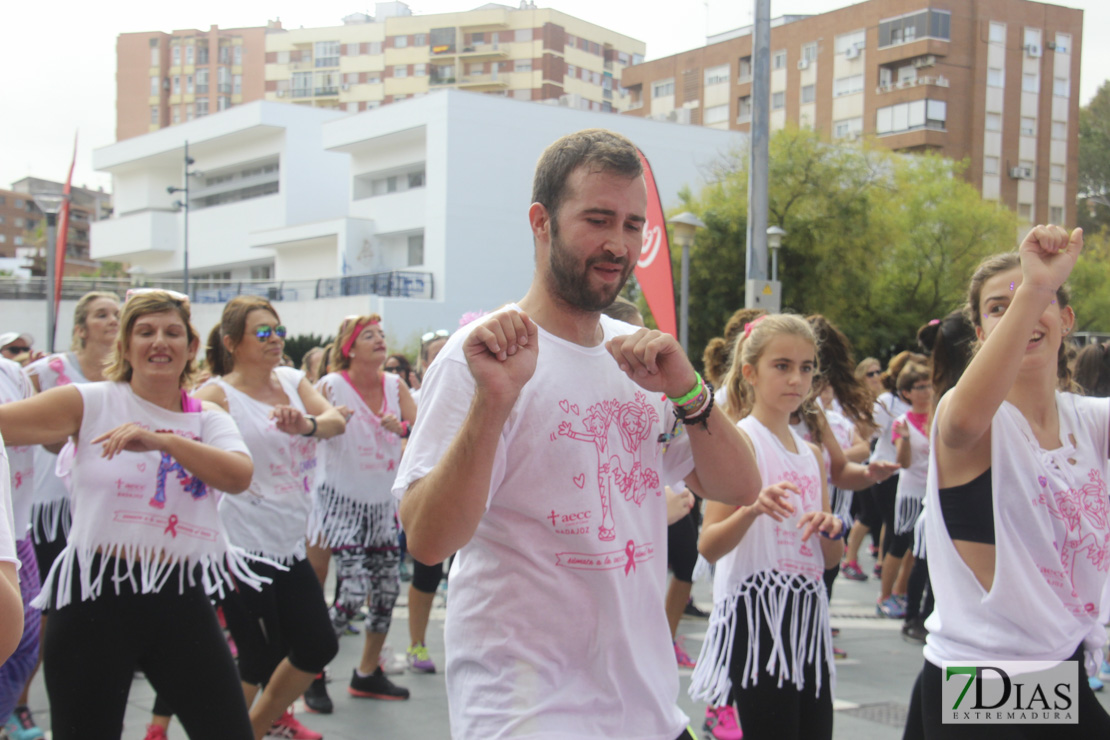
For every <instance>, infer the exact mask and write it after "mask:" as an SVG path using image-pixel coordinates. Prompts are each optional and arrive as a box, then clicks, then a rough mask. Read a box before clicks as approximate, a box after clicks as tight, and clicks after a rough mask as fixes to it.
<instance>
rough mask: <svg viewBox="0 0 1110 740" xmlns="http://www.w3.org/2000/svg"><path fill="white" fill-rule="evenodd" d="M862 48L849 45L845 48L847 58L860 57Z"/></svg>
mask: <svg viewBox="0 0 1110 740" xmlns="http://www.w3.org/2000/svg"><path fill="white" fill-rule="evenodd" d="M859 52H860V49H859V47H858V46H849V47H848V48H847V49H845V50H844V58H845V59H857V58H858V57H859Z"/></svg>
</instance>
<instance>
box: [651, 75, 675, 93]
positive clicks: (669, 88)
mask: <svg viewBox="0 0 1110 740" xmlns="http://www.w3.org/2000/svg"><path fill="white" fill-rule="evenodd" d="M668 95H674V78H673V77H672V78H671V79H669V80H660V81H659V82H654V83H652V85H651V97H653V98H664V97H666V96H668Z"/></svg>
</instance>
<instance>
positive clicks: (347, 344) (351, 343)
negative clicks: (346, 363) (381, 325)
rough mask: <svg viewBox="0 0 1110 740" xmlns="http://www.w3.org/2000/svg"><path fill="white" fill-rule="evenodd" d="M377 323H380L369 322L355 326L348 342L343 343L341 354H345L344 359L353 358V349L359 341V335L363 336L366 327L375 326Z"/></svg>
mask: <svg viewBox="0 0 1110 740" xmlns="http://www.w3.org/2000/svg"><path fill="white" fill-rule="evenodd" d="M376 323H378V322H377V321H367V322H366V323H365V324H356V325H355V330H354V331H353V332H351V336H349V337H347V341H346V342H344V343H343V348H342V349H341V350H340V352H342V353H343V356H344V357H350V356H351V347H352V346H354V343H355V340H356V339H358V335H359V334H361V333H362V332H363V330H364V329H366V327H368V326H373V325H374V324H376Z"/></svg>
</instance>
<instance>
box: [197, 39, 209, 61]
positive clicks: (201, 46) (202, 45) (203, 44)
mask: <svg viewBox="0 0 1110 740" xmlns="http://www.w3.org/2000/svg"><path fill="white" fill-rule="evenodd" d="M197 64H208V41H206V40H203V39H202V40H200V41H198V42H197Z"/></svg>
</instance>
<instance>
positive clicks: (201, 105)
mask: <svg viewBox="0 0 1110 740" xmlns="http://www.w3.org/2000/svg"><path fill="white" fill-rule="evenodd" d="M207 115H208V98H198V99H197V118H200V117H201V116H207Z"/></svg>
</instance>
